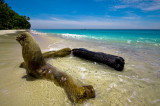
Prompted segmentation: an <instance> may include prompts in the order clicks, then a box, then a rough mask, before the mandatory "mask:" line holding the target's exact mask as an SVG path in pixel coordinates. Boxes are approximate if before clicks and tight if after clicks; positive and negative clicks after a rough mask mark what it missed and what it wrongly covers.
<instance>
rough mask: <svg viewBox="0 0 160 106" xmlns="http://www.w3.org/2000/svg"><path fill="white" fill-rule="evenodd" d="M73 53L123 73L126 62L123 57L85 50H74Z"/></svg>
mask: <svg viewBox="0 0 160 106" xmlns="http://www.w3.org/2000/svg"><path fill="white" fill-rule="evenodd" d="M72 53H73V55H74V56H77V57H80V58H84V59H87V60H91V61H95V62H99V63H103V64H106V65H108V66H110V67H112V68H114V69H115V70H118V71H122V70H123V68H124V64H125V60H124V59H123V58H122V57H119V56H114V55H110V54H106V53H102V52H93V51H89V50H87V49H84V48H79V49H73V50H72Z"/></svg>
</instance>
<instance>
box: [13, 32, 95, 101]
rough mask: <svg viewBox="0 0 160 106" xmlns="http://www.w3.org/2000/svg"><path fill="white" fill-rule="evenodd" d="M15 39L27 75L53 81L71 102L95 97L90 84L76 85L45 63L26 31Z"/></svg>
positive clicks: (37, 47) (65, 75) (33, 40)
mask: <svg viewBox="0 0 160 106" xmlns="http://www.w3.org/2000/svg"><path fill="white" fill-rule="evenodd" d="M16 40H17V41H18V42H19V43H20V44H21V46H22V55H23V59H24V62H25V65H26V69H27V73H28V74H29V75H32V76H34V77H36V78H46V79H50V80H52V81H54V83H55V84H56V85H59V86H61V87H62V88H64V90H65V92H66V94H67V96H68V98H69V99H70V100H71V102H72V103H82V102H83V101H84V100H86V99H90V98H94V97H95V91H94V89H93V87H92V86H91V85H88V86H82V85H78V84H76V83H75V82H74V81H73V80H72V78H71V77H69V76H68V75H67V74H66V73H64V72H61V71H59V70H58V69H56V68H55V67H53V66H51V65H50V64H47V63H46V62H45V60H44V57H43V55H42V53H41V50H40V48H39V46H38V44H37V43H36V41H35V39H34V38H33V37H32V35H30V34H29V33H28V32H25V33H22V34H20V35H19V36H18V37H17V39H16Z"/></svg>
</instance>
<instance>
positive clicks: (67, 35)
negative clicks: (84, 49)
mask: <svg viewBox="0 0 160 106" xmlns="http://www.w3.org/2000/svg"><path fill="white" fill-rule="evenodd" d="M60 35H62V36H64V37H69V38H87V37H88V36H86V35H78V34H69V33H63V34H60Z"/></svg>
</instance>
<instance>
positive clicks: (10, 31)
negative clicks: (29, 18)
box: [0, 29, 27, 35]
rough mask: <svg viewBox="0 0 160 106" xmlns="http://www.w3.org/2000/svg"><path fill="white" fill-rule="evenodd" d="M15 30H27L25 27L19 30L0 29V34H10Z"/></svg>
mask: <svg viewBox="0 0 160 106" xmlns="http://www.w3.org/2000/svg"><path fill="white" fill-rule="evenodd" d="M17 31H27V30H26V29H20V30H0V35H6V34H12V33H16V32H17Z"/></svg>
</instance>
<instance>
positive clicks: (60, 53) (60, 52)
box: [19, 48, 71, 68]
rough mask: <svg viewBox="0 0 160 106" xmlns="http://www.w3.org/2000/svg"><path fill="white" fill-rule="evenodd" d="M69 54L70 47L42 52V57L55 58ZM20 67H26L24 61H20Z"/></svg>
mask: <svg viewBox="0 0 160 106" xmlns="http://www.w3.org/2000/svg"><path fill="white" fill-rule="evenodd" d="M70 54H71V49H70V48H63V49H60V50H57V51H48V52H45V53H43V54H42V55H43V57H44V59H48V58H56V57H65V56H68V55H70ZM19 67H20V68H26V66H25V63H24V62H22V63H21V64H20V66H19Z"/></svg>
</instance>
